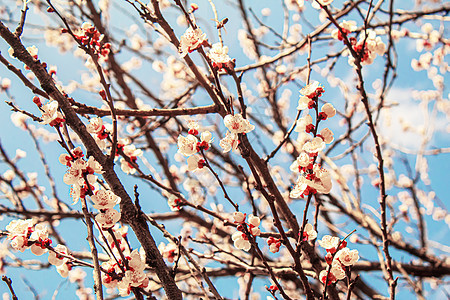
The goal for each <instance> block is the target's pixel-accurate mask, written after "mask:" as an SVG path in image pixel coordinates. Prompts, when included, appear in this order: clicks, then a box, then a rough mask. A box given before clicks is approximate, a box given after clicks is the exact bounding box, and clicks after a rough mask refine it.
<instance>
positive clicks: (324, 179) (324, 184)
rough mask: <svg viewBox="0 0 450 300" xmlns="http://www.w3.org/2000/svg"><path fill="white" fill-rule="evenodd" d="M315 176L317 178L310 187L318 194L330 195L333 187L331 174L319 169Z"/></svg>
mask: <svg viewBox="0 0 450 300" xmlns="http://www.w3.org/2000/svg"><path fill="white" fill-rule="evenodd" d="M314 175H315V176H316V178H315V179H314V180H313V181H312V182H311V183H309V185H310V186H311V187H312V188H314V189H315V190H316V191H317V192H318V193H322V194H328V193H329V192H330V191H331V187H332V182H331V175H330V173H329V172H328V171H327V170H326V169H318V170H315V171H314Z"/></svg>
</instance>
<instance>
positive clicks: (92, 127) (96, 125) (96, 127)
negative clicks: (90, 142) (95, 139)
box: [86, 118, 104, 134]
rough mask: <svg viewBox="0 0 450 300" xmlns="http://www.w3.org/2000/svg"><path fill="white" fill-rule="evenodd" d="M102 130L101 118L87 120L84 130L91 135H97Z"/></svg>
mask: <svg viewBox="0 0 450 300" xmlns="http://www.w3.org/2000/svg"><path fill="white" fill-rule="evenodd" d="M103 129H104V126H103V120H102V119H101V118H92V119H90V120H89V124H88V125H86V130H87V132H89V133H92V134H98V133H100V132H102V131H103Z"/></svg>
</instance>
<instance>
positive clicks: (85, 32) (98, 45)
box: [75, 22, 111, 58]
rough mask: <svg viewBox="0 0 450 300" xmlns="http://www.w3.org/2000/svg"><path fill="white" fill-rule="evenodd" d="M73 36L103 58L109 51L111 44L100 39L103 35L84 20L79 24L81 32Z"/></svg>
mask: <svg viewBox="0 0 450 300" xmlns="http://www.w3.org/2000/svg"><path fill="white" fill-rule="evenodd" d="M75 38H76V39H77V40H78V41H79V42H80V43H81V44H82V45H84V46H86V47H88V48H89V49H91V50H92V51H93V52H94V54H96V55H100V56H102V57H103V58H106V57H107V56H108V54H109V52H110V51H111V44H110V43H104V42H103V41H102V40H103V35H102V34H100V32H98V30H97V29H95V27H94V25H92V24H91V23H88V22H84V23H83V24H81V34H79V35H75Z"/></svg>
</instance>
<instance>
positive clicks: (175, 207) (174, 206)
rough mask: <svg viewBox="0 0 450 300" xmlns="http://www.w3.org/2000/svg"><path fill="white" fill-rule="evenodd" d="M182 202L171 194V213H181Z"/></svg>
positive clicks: (169, 202)
mask: <svg viewBox="0 0 450 300" xmlns="http://www.w3.org/2000/svg"><path fill="white" fill-rule="evenodd" d="M180 202H181V200H180V199H179V198H178V197H177V196H175V195H174V194H169V196H168V197H167V204H168V205H169V206H170V210H171V211H179V210H180V209H181V206H180Z"/></svg>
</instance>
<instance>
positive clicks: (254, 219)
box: [248, 215, 261, 227]
mask: <svg viewBox="0 0 450 300" xmlns="http://www.w3.org/2000/svg"><path fill="white" fill-rule="evenodd" d="M248 223H249V224H250V225H252V226H254V227H258V226H259V224H260V223H261V220H260V219H259V217H257V216H254V215H249V216H248Z"/></svg>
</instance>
